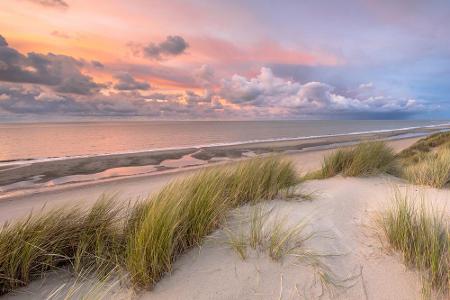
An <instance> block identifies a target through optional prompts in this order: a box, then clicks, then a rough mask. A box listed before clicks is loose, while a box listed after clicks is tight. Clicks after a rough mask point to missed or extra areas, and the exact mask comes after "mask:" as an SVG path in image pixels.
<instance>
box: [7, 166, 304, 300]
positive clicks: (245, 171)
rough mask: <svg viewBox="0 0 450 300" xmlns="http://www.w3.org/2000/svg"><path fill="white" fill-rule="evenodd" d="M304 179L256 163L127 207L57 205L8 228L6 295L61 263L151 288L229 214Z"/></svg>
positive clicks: (191, 180) (216, 171) (200, 177)
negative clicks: (114, 273) (117, 271)
mask: <svg viewBox="0 0 450 300" xmlns="http://www.w3.org/2000/svg"><path fill="white" fill-rule="evenodd" d="M298 182H299V181H298V178H297V174H296V172H295V169H294V167H293V165H292V163H291V162H289V161H286V160H281V159H279V158H276V157H269V158H256V159H251V160H248V161H244V162H241V163H238V164H236V165H234V166H230V167H219V168H209V169H206V170H204V171H201V172H198V173H196V174H194V175H192V176H190V177H187V178H184V179H179V180H176V181H174V182H172V183H170V184H168V185H167V186H166V187H164V188H163V189H162V190H161V191H160V192H159V193H157V194H156V195H154V196H152V197H149V198H148V199H146V200H144V201H139V202H137V203H136V204H135V205H133V206H131V207H128V209H127V208H126V207H123V206H120V205H118V204H117V202H116V201H114V199H113V198H112V197H106V196H104V197H102V198H101V199H99V200H98V201H97V202H96V203H95V205H94V206H93V207H91V208H90V209H80V208H76V207H72V208H59V209H54V210H51V211H49V212H45V213H42V212H41V213H40V214H38V215H34V216H31V215H30V216H29V217H28V218H27V219H25V220H22V221H19V222H17V223H14V224H6V225H5V226H4V227H3V228H1V229H0V295H2V294H6V293H8V292H10V291H11V290H14V289H16V288H18V287H20V286H24V285H26V284H28V283H29V282H30V281H31V280H33V279H35V278H39V277H42V276H43V275H44V274H45V272H46V271H48V270H51V269H55V268H59V267H62V266H71V267H72V269H73V270H74V271H75V273H81V272H84V270H95V273H98V275H100V276H102V274H103V277H104V276H105V275H108V274H110V272H111V270H115V269H117V268H120V269H121V270H123V271H124V273H126V274H127V275H128V276H127V278H130V280H131V282H132V283H133V284H134V285H135V286H136V287H151V286H153V285H154V284H155V283H156V282H157V281H158V280H160V279H161V277H162V276H164V274H166V273H167V272H170V271H171V269H172V264H173V262H174V260H175V259H176V258H177V257H178V256H180V255H181V254H182V253H184V252H185V251H186V250H187V249H189V248H191V247H194V246H197V245H199V244H201V243H202V241H203V239H204V238H205V236H207V235H208V234H210V233H212V231H214V230H215V229H217V228H218V227H219V226H220V225H221V224H222V223H223V221H224V219H225V217H226V216H227V214H228V213H229V211H230V210H231V209H233V208H236V207H237V206H240V205H243V204H247V203H257V202H258V201H262V200H270V199H273V198H275V197H277V196H278V195H281V194H282V195H288V194H289V193H288V192H289V191H291V187H292V186H293V185H295V184H297V183H298ZM255 225H257V224H255ZM258 226H259V225H258ZM255 238H258V237H255Z"/></svg>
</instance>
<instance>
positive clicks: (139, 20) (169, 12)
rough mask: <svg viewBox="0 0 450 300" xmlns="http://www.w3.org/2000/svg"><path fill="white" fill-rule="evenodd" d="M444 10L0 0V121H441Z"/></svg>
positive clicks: (364, 4) (448, 105)
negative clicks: (115, 119) (114, 119)
mask: <svg viewBox="0 0 450 300" xmlns="http://www.w3.org/2000/svg"><path fill="white" fill-rule="evenodd" d="M449 95H450V2H449V1H448V0H429V1H424V0H396V1H387V0H347V1H344V0H327V1H324V0H316V1H313V0H302V1H301V0H298V1H283V0H280V1H264V0H241V1H237V0H228V1H218V0H209V1H201V0H184V1H182V0H171V1H153V0H133V1H129V0H128V1H124V0H108V1H106V0H96V1H92V0H0V121H15V120H73V119H86V118H88V119H89V118H91V119H103V118H108V119H112V118H119V119H133V120H134V119H145V120H147V119H149V120H153V119H183V120H185V119H195V120H218V119H224V120H229V119H232V120H234V119H239V120H252V119H258V120H259V119H262V120H272V119H450V117H449V116H450V96H449Z"/></svg>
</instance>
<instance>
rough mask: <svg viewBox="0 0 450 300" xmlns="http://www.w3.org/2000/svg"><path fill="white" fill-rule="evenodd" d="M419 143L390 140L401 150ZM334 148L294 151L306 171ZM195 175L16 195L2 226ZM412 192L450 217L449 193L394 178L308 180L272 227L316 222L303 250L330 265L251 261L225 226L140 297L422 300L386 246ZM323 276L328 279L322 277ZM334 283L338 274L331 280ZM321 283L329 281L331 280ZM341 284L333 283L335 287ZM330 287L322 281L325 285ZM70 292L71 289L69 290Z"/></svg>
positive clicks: (33, 290) (411, 274)
mask: <svg viewBox="0 0 450 300" xmlns="http://www.w3.org/2000/svg"><path fill="white" fill-rule="evenodd" d="M415 140H416V139H404V140H398V141H390V142H389V144H390V145H391V146H392V147H394V148H395V149H396V150H397V151H398V150H400V149H402V148H405V147H407V146H409V145H411V144H412V143H414V142H415ZM330 151H332V150H331V149H327V150H319V151H304V152H300V153H292V154H288V155H287V156H289V157H290V158H291V159H293V160H294V162H295V163H296V166H297V167H298V168H299V169H300V170H303V171H307V170H313V169H316V168H318V167H319V166H320V163H321V160H322V158H323V156H324V155H325V154H327V153H329V152H330ZM192 171H193V170H185V171H184V172H182V173H179V172H178V173H169V174H164V175H157V176H143V177H137V178H128V179H125V180H114V181H110V182H105V183H102V184H100V185H89V186H84V187H82V188H70V189H62V190H59V191H52V192H47V193H44V194H36V195H32V196H29V197H22V198H21V197H15V198H11V199H9V200H2V201H0V221H4V220H11V219H16V218H18V217H20V216H23V215H24V214H26V213H27V212H29V211H30V209H35V210H36V209H37V208H38V207H41V206H42V205H43V204H44V203H47V206H46V208H48V207H52V206H55V205H67V204H68V203H75V202H76V201H81V202H80V203H81V204H82V205H89V204H91V203H92V202H93V201H94V200H95V199H96V197H97V196H98V195H100V194H101V193H103V192H105V191H107V192H111V191H121V196H120V197H121V199H123V200H126V199H131V198H135V197H137V196H143V195H146V194H148V193H150V192H155V191H157V190H158V189H159V188H161V187H162V186H163V185H164V184H165V183H167V182H168V181H169V180H171V179H173V178H174V177H176V176H185V175H186V174H187V173H189V172H192ZM394 186H398V187H399V188H400V189H401V190H403V191H405V190H407V191H408V192H410V193H411V194H417V195H419V194H421V193H423V194H425V195H426V197H427V201H429V203H432V204H433V206H434V207H435V208H437V209H439V210H441V211H443V212H444V213H445V214H446V215H447V216H448V215H450V205H447V202H448V199H449V191H448V190H445V189H443V190H436V189H431V188H426V189H424V188H417V187H415V186H411V185H409V184H407V183H405V182H404V181H403V180H401V179H398V178H395V177H392V176H387V175H383V176H378V177H371V178H342V177H340V176H337V177H334V178H331V179H327V180H314V181H308V182H306V183H303V184H301V185H299V186H298V187H297V191H298V192H299V193H300V192H303V193H304V192H311V191H314V197H313V200H310V201H305V200H304V199H302V198H301V197H300V196H298V197H297V198H296V199H290V200H289V201H285V200H274V201H270V202H266V203H263V204H261V205H264V208H265V209H272V211H271V217H270V219H269V221H268V223H267V224H268V225H266V227H267V228H270V225H269V224H271V222H272V221H273V220H275V219H276V218H277V216H278V217H280V218H281V217H286V218H287V219H286V220H287V223H288V224H291V225H294V224H298V223H299V222H304V221H305V220H307V222H308V224H309V225H308V226H307V227H306V228H305V233H304V234H307V233H308V232H313V233H316V234H317V236H316V237H314V238H313V239H309V240H307V241H305V242H304V244H302V246H301V249H304V250H305V249H308V250H310V251H312V252H313V253H316V254H320V255H324V257H321V258H320V261H321V263H322V264H323V265H322V266H321V267H317V266H316V267H314V266H313V265H311V264H308V263H307V261H305V259H299V258H298V257H293V256H285V257H283V259H282V260H281V261H273V260H272V259H271V258H270V257H269V256H268V254H267V251H264V250H259V251H253V250H251V251H249V252H248V257H247V258H246V259H245V260H242V259H241V258H240V257H239V255H238V254H237V253H236V252H235V251H234V250H233V249H231V248H230V246H229V245H227V240H228V239H227V235H226V234H225V233H224V230H223V229H220V230H218V231H216V232H215V233H213V234H212V235H211V236H210V237H208V238H207V240H206V241H205V243H204V244H203V245H202V247H200V248H193V249H192V250H190V251H188V252H187V253H186V254H184V255H183V256H182V257H180V258H179V259H178V260H177V261H176V262H175V264H174V269H173V271H172V273H171V274H167V276H165V277H164V278H163V279H162V280H161V281H160V282H159V283H158V284H157V285H156V287H155V288H154V290H152V291H142V292H140V293H138V294H137V295H133V296H132V297H133V298H137V299H330V298H332V296H333V297H334V298H337V299H420V297H421V283H420V280H419V276H418V273H417V272H416V271H413V270H410V269H408V268H407V267H405V265H403V264H402V260H401V258H400V257H399V256H398V255H396V254H394V253H389V252H386V250H384V248H383V247H382V241H383V240H382V239H380V236H379V232H378V231H377V229H376V226H375V222H374V219H375V217H376V216H377V215H378V214H379V213H380V212H382V211H383V210H384V209H385V208H386V207H387V206H388V205H390V201H391V198H392V191H393V187H394ZM250 209H251V208H249V207H242V208H240V209H237V210H235V211H234V212H233V215H232V217H231V220H234V222H230V223H229V224H228V226H229V229H230V230H232V231H233V232H238V231H239V230H245V228H246V226H247V225H246V224H247V223H245V222H244V220H246V215H248V213H249V211H250ZM320 274H323V275H324V276H325V277H320ZM326 276H329V277H326ZM321 278H322V279H323V280H322V281H321ZM326 278H331V279H332V281H334V285H333V284H325V283H324V282H326V280H325V279H326ZM65 279H67V278H64V276H61V274H60V273H57V274H53V275H50V276H49V277H48V278H47V279H46V280H38V281H35V282H32V283H31V284H30V285H29V286H27V287H24V288H21V289H19V290H18V291H16V292H15V293H13V294H10V295H7V296H6V297H3V298H4V299H29V298H31V297H32V298H33V299H45V298H46V297H47V296H48V295H49V294H50V293H51V291H52V290H54V289H56V288H58V287H61V285H62V284H64V282H65V281H64V280H65ZM321 282H322V283H321ZM62 290H64V289H62ZM130 297H131V296H130V291H129V290H126V289H122V288H119V287H114V288H113V289H111V294H110V295H108V296H107V299H109V298H111V299H128V298H130Z"/></svg>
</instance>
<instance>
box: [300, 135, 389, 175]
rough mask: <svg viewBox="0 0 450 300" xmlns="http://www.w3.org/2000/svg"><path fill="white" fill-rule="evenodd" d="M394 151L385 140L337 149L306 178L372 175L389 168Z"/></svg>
mask: <svg viewBox="0 0 450 300" xmlns="http://www.w3.org/2000/svg"><path fill="white" fill-rule="evenodd" d="M393 160H394V151H393V149H392V148H390V147H388V146H387V145H386V143H385V142H382V141H374V142H363V143H360V144H358V145H357V146H355V147H353V148H348V149H337V150H335V151H334V152H333V153H331V154H330V155H328V156H326V157H325V158H324V160H323V163H322V168H321V169H320V170H319V171H316V172H313V173H310V174H307V175H306V176H305V179H323V178H329V177H333V176H336V175H338V174H342V175H344V176H352V177H355V176H371V175H377V174H379V173H383V172H386V171H388V170H389V168H390V167H391V164H392V162H393Z"/></svg>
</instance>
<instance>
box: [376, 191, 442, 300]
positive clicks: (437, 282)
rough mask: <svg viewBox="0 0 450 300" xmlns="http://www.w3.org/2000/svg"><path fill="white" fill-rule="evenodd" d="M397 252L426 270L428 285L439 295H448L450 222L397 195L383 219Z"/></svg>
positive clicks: (388, 236)
mask: <svg viewBox="0 0 450 300" xmlns="http://www.w3.org/2000/svg"><path fill="white" fill-rule="evenodd" d="M380 225H381V228H382V230H383V232H384V234H385V236H386V238H387V240H388V242H389V243H390V245H391V246H392V248H393V249H395V250H398V251H400V252H401V253H402V255H403V257H404V259H405V261H406V262H407V263H408V264H410V265H412V266H415V267H417V268H418V269H420V270H422V271H423V273H424V276H425V279H426V281H427V282H428V283H429V284H430V285H431V286H432V287H434V288H436V289H437V290H438V291H443V292H448V284H449V268H450V255H449V251H450V247H449V246H450V235H449V234H450V232H449V223H448V219H446V218H445V216H444V215H440V214H438V213H437V212H436V211H433V210H430V209H427V208H426V207H425V203H424V202H423V201H422V204H421V205H419V206H418V205H417V203H415V201H412V200H411V199H409V196H408V195H407V194H402V193H400V192H399V191H398V190H396V191H395V196H394V205H393V207H392V208H390V209H389V210H387V211H386V213H385V215H384V216H383V217H382V218H381V219H380Z"/></svg>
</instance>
